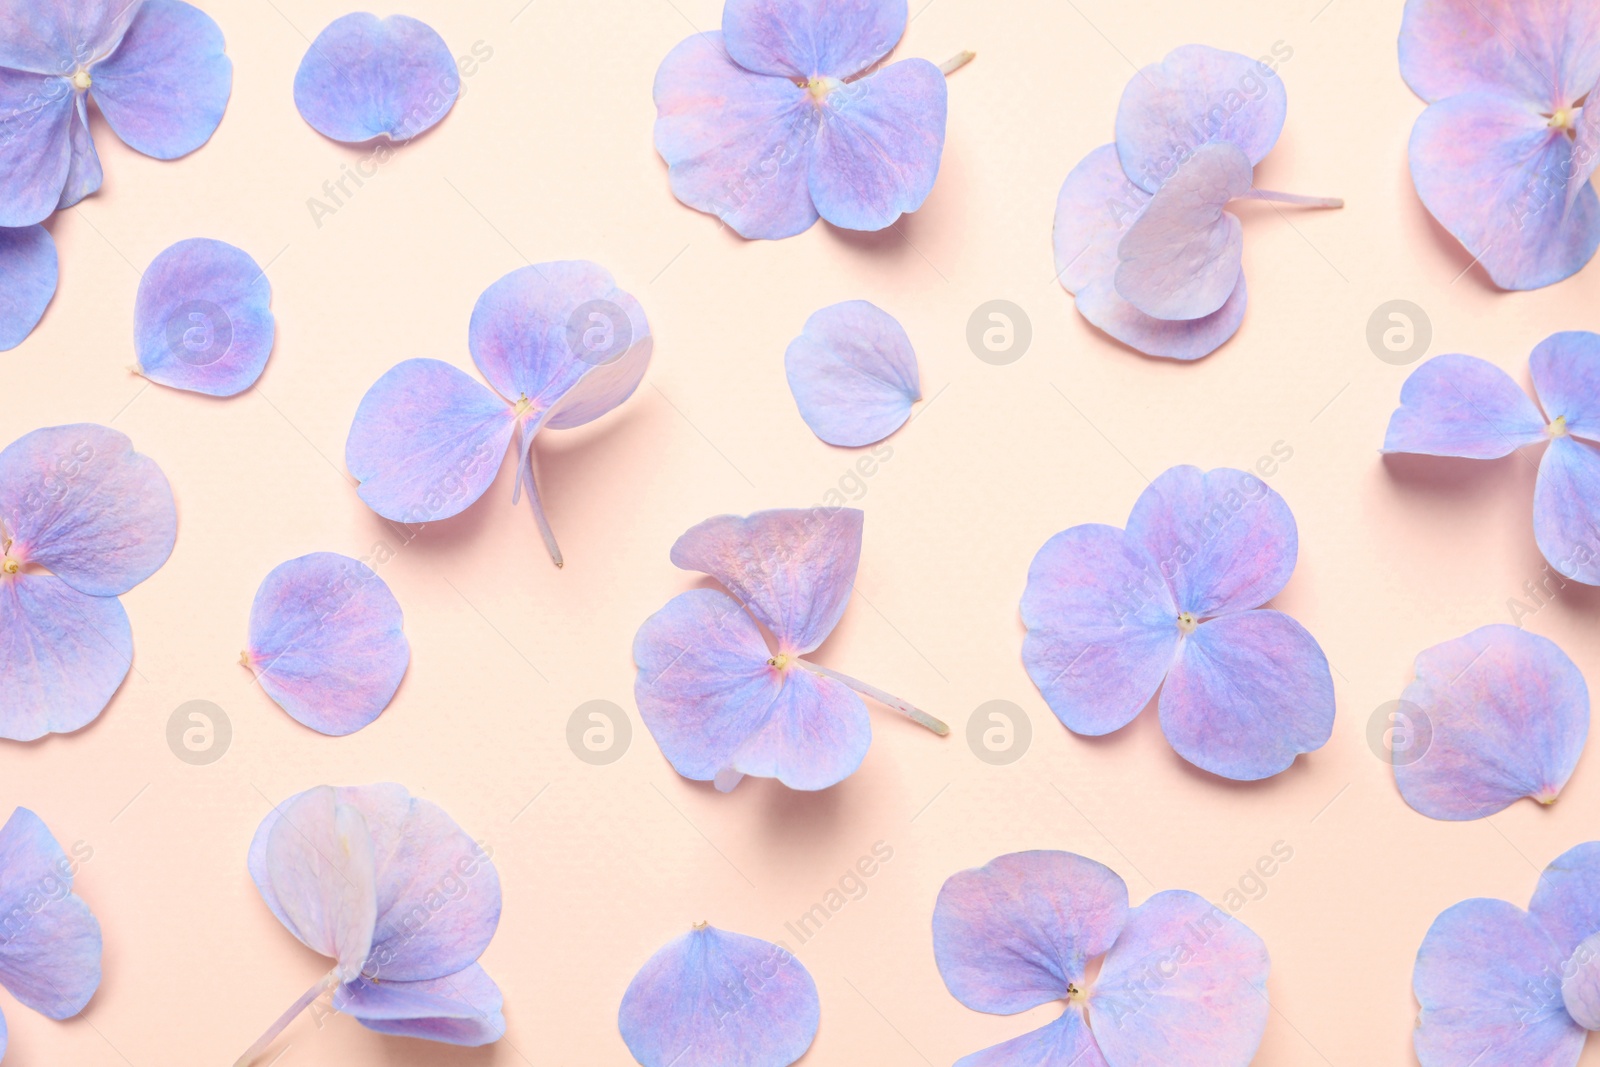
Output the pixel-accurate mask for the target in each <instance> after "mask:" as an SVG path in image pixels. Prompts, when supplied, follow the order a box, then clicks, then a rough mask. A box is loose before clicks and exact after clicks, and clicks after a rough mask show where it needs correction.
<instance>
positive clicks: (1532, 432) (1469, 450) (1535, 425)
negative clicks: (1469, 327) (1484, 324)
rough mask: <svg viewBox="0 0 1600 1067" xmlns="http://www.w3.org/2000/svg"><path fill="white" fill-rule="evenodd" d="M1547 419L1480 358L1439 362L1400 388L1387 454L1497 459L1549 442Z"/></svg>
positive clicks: (1413, 374) (1455, 357) (1386, 437)
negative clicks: (1527, 447) (1523, 447)
mask: <svg viewBox="0 0 1600 1067" xmlns="http://www.w3.org/2000/svg"><path fill="white" fill-rule="evenodd" d="M1544 425H1545V424H1544V419H1543V418H1541V417H1540V415H1539V409H1538V408H1536V407H1535V406H1534V404H1533V401H1532V400H1529V399H1528V394H1526V393H1524V392H1523V391H1522V389H1521V388H1520V387H1519V386H1518V385H1517V383H1516V382H1514V381H1512V380H1511V375H1509V374H1507V373H1506V372H1505V371H1503V370H1501V369H1500V368H1499V367H1496V366H1495V365H1494V364H1493V363H1490V362H1488V361H1487V360H1482V359H1478V358H1477V357H1476V356H1458V355H1449V356H1434V357H1433V358H1432V359H1430V360H1428V361H1427V362H1426V363H1424V364H1423V365H1422V366H1420V367H1418V368H1417V369H1416V370H1414V371H1412V372H1411V376H1410V377H1409V378H1407V379H1406V383H1405V385H1403V386H1401V387H1400V406H1399V407H1398V408H1396V409H1395V411H1394V414H1393V415H1391V416H1389V430H1388V432H1387V433H1386V434H1384V438H1383V450H1384V451H1385V452H1416V453H1420V454H1422V455H1426V456H1461V457H1464V458H1466V459H1498V458H1499V457H1501V456H1509V455H1510V454H1511V453H1512V452H1515V451H1516V450H1517V449H1518V448H1520V447H1522V446H1523V445H1530V444H1533V443H1534V442H1535V441H1542V440H1544V436H1545V429H1544Z"/></svg>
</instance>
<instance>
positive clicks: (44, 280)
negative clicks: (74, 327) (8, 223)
mask: <svg viewBox="0 0 1600 1067" xmlns="http://www.w3.org/2000/svg"><path fill="white" fill-rule="evenodd" d="M56 279H57V263H56V242H55V240H54V238H52V237H51V236H50V231H49V230H47V229H45V228H44V227H43V226H24V227H22V228H20V229H14V230H10V229H0V352H6V351H9V350H11V349H13V348H15V347H17V346H18V345H20V344H21V343H22V342H23V341H25V340H27V339H28V335H29V334H30V333H32V332H33V328H34V327H35V326H37V325H39V320H40V319H42V318H44V309H45V308H47V307H49V306H50V301H51V300H52V299H53V298H54V297H55V295H56Z"/></svg>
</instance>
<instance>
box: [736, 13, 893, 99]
mask: <svg viewBox="0 0 1600 1067" xmlns="http://www.w3.org/2000/svg"><path fill="white" fill-rule="evenodd" d="M906 13H907V12H906V0H849V2H848V3H837V2H834V0H728V2H727V3H726V4H724V5H723V8H722V36H723V39H724V41H726V43H727V48H728V54H729V55H730V56H732V57H733V61H734V62H735V63H738V64H739V65H740V66H741V67H744V68H745V69H747V70H753V71H755V72H756V73H758V74H776V75H780V76H782V77H785V78H797V79H799V80H801V81H809V80H811V79H812V78H815V77H818V76H821V77H828V78H839V79H841V80H842V79H844V78H848V77H849V76H850V75H852V74H859V73H860V72H862V71H863V70H866V69H867V68H868V67H870V66H872V64H874V63H876V62H877V61H878V60H880V59H882V58H883V57H884V56H886V55H888V54H889V53H890V51H892V50H893V49H894V46H895V45H896V44H897V43H898V42H899V40H900V37H901V35H902V34H904V33H905V32H906Z"/></svg>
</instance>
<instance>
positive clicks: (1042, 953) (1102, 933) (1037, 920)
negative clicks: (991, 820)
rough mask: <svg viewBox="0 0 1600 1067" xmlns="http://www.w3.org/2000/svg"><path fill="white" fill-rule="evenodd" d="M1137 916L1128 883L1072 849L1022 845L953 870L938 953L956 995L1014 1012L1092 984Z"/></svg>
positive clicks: (936, 917) (940, 916)
mask: <svg viewBox="0 0 1600 1067" xmlns="http://www.w3.org/2000/svg"><path fill="white" fill-rule="evenodd" d="M1127 919H1128V887H1127V884H1126V883H1124V882H1123V880H1122V879H1121V878H1120V877H1119V876H1118V875H1117V873H1116V872H1115V871H1113V870H1112V869H1111V868H1109V867H1107V866H1105V865H1104V864H1100V863H1096V862H1095V861H1094V860H1091V859H1086V858H1085V857H1083V856H1078V855H1074V854H1073V853H1071V852H1046V851H1036V852H1013V853H1010V854H1008V855H1004V856H998V857H996V858H995V859H992V860H990V861H989V862H988V863H986V864H984V865H983V866H982V867H975V868H972V869H970V870H965V871H960V872H958V873H956V874H953V875H951V876H950V878H949V879H947V880H946V881H945V883H944V886H943V888H941V889H940V890H939V899H938V901H937V902H936V903H935V904H934V906H933V955H934V959H935V961H936V962H937V963H938V965H939V974H940V975H941V976H943V978H944V984H945V986H946V988H948V989H949V990H950V993H951V995H952V996H954V997H955V998H956V999H957V1000H959V1001H961V1003H963V1004H965V1005H966V1006H967V1007H969V1008H971V1009H973V1010H974V1011H986V1012H990V1013H992V1014H996V1015H1013V1014H1015V1013H1017V1012H1019V1011H1027V1010H1028V1009H1029V1008H1033V1007H1037V1006H1038V1005H1040V1004H1046V1003H1048V1002H1050V1001H1052V1000H1065V999H1067V997H1068V996H1069V995H1070V994H1071V992H1072V990H1073V989H1078V990H1080V991H1081V990H1082V987H1083V981H1084V971H1085V968H1086V967H1087V965H1088V962H1089V961H1090V960H1092V959H1095V958H1097V957H1099V956H1100V955H1102V954H1104V953H1105V952H1106V951H1107V950H1108V949H1110V948H1111V946H1112V944H1113V943H1115V942H1116V940H1117V937H1118V935H1119V934H1121V933H1122V929H1123V926H1124V924H1125V923H1126V922H1127Z"/></svg>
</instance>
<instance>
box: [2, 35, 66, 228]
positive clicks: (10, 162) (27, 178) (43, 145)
mask: <svg viewBox="0 0 1600 1067" xmlns="http://www.w3.org/2000/svg"><path fill="white" fill-rule="evenodd" d="M0 17H3V14H0ZM4 41H5V35H4V34H3V33H0V48H4V47H5V45H4V43H3V42H4ZM74 95H75V94H74V93H73V91H72V83H71V82H68V81H65V80H63V79H61V78H51V77H44V76H42V75H38V74H25V73H22V72H20V71H15V70H7V69H6V68H5V67H3V66H0V146H4V147H5V157H4V158H5V166H3V167H0V226H3V227H18V226H32V225H33V224H34V223H38V222H43V221H44V220H45V219H47V218H49V217H50V214H51V212H53V211H55V209H56V205H57V204H58V203H60V201H61V199H62V189H63V187H64V186H65V185H66V184H67V171H68V168H69V167H70V165H71V162H72V135H71V131H72V122H73V107H74V105H75V99H74Z"/></svg>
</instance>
